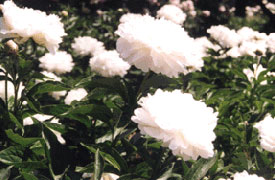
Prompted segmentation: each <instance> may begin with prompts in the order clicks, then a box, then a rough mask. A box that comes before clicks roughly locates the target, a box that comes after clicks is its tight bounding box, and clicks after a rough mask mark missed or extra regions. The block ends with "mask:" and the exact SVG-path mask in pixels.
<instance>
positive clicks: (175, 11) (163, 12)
mask: <svg viewBox="0 0 275 180" xmlns="http://www.w3.org/2000/svg"><path fill="white" fill-rule="evenodd" d="M157 17H159V18H164V19H167V20H170V21H172V22H174V23H176V24H183V23H184V21H185V19H186V14H185V13H184V12H183V11H182V10H181V9H180V8H178V7H177V6H175V5H172V4H168V5H164V6H162V7H161V8H160V10H158V11H157Z"/></svg>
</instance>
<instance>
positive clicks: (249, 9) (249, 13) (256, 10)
mask: <svg viewBox="0 0 275 180" xmlns="http://www.w3.org/2000/svg"><path fill="white" fill-rule="evenodd" d="M260 11H261V7H260V6H259V5H257V6H255V7H251V6H246V7H245V13H246V15H247V16H249V17H252V16H254V15H255V14H256V13H259V12H260Z"/></svg>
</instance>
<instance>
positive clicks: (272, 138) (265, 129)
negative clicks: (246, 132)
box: [254, 115, 275, 152]
mask: <svg viewBox="0 0 275 180" xmlns="http://www.w3.org/2000/svg"><path fill="white" fill-rule="evenodd" d="M254 127H255V128H257V129H258V131H259V135H260V138H261V140H260V142H261V146H262V148H264V149H265V150H267V151H270V152H275V131H274V127H275V119H274V118H272V117H271V116H270V115H268V116H267V117H265V118H264V120H262V121H260V122H258V123H256V124H255V125H254Z"/></svg>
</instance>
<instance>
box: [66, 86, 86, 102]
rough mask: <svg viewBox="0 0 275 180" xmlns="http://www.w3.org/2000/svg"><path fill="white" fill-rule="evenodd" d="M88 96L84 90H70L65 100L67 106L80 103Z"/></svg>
mask: <svg viewBox="0 0 275 180" xmlns="http://www.w3.org/2000/svg"><path fill="white" fill-rule="evenodd" d="M87 94H88V93H87V91H86V90H85V89H83V88H79V89H73V90H70V91H69V93H68V94H67V96H66V98H65V104H71V102H72V101H80V100H81V99H83V98H84V97H85V96H86V95H87Z"/></svg>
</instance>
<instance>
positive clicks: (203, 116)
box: [131, 89, 217, 160]
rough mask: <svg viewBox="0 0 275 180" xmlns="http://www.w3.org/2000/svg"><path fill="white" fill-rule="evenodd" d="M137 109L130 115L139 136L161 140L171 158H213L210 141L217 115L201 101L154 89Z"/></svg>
mask: <svg viewBox="0 0 275 180" xmlns="http://www.w3.org/2000/svg"><path fill="white" fill-rule="evenodd" d="M138 104H139V105H140V106H141V107H140V108H137V109H136V110H135V112H134V116H132V118H131V119H132V121H134V122H135V123H138V128H139V129H140V131H141V133H142V134H147V135H149V136H152V137H154V138H156V139H158V140H161V141H162V142H163V144H164V146H167V147H169V148H170V149H171V150H172V152H173V154H174V155H180V156H182V157H183V158H184V160H189V159H193V160H196V159H197V158H198V156H201V157H203V158H209V157H212V156H213V155H214V151H213V149H214V147H213V144H212V141H214V140H215V138H216V135H215V133H214V132H213V130H214V128H215V127H216V125H217V113H214V112H213V109H212V108H210V107H207V106H206V104H205V103H204V102H200V101H196V100H194V99H193V96H192V95H191V94H188V93H185V94H183V93H182V92H181V91H180V90H174V91H173V92H168V91H162V90H161V89H158V90H157V91H156V93H155V94H154V95H150V94H148V96H147V97H143V98H141V99H140V100H139V102H138Z"/></svg>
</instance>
